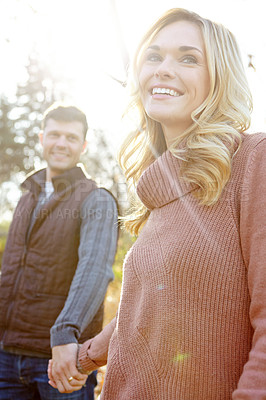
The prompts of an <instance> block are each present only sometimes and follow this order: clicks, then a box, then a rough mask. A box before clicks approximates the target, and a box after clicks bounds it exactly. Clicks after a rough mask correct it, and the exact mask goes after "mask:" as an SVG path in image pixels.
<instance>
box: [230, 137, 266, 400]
mask: <svg viewBox="0 0 266 400" xmlns="http://www.w3.org/2000/svg"><path fill="white" fill-rule="evenodd" d="M265 156H266V139H264V140H262V141H261V142H259V144H257V146H256V148H255V149H254V150H253V151H252V153H251V155H250V157H249V162H248V164H247V168H246V170H245V171H244V181H243V186H242V199H241V211H240V239H241V246H242V251H243V257H244V261H245V264H246V266H247V273H248V287H249V293H250V322H251V325H252V327H253V329H254V334H253V340H252V347H251V350H250V353H249V358H248V361H247V363H246V364H245V366H244V369H243V373H242V375H241V377H240V380H239V382H238V387H237V389H236V390H235V391H234V393H233V397H232V398H233V400H265V399H266V157H265Z"/></svg>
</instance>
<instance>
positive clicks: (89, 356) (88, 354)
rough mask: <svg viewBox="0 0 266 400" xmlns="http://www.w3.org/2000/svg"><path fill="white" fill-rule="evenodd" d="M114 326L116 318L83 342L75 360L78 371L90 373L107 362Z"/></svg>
mask: <svg viewBox="0 0 266 400" xmlns="http://www.w3.org/2000/svg"><path fill="white" fill-rule="evenodd" d="M115 326H116V318H114V319H113V320H112V321H111V322H110V323H109V324H108V325H106V326H105V328H104V329H103V330H102V331H101V332H100V333H99V334H98V335H96V336H95V337H94V338H92V339H89V340H87V341H86V342H85V343H83V345H82V346H81V347H80V349H79V353H78V361H77V364H78V369H79V370H80V372H83V373H84V372H86V373H90V372H91V371H93V370H95V369H97V368H99V367H101V366H102V365H105V364H106V363H107V356H108V347H109V342H110V339H111V336H112V334H113V332H114V330H115Z"/></svg>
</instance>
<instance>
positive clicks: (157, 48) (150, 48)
mask: <svg viewBox="0 0 266 400" xmlns="http://www.w3.org/2000/svg"><path fill="white" fill-rule="evenodd" d="M147 50H157V51H159V50H160V46H158V45H157V44H153V45H151V46H149V47H148V48H147ZM178 50H179V51H181V52H186V51H190V50H196V51H198V52H199V53H201V54H203V53H202V51H201V50H200V49H199V48H198V47H194V46H180V47H179V48H178Z"/></svg>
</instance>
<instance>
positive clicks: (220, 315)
mask: <svg viewBox="0 0 266 400" xmlns="http://www.w3.org/2000/svg"><path fill="white" fill-rule="evenodd" d="M133 71H134V79H133V89H132V93H133V99H132V104H131V105H132V107H133V108H137V109H138V110H139V116H140V126H139V129H138V130H137V131H136V132H133V134H131V135H130V136H129V138H128V139H127V141H126V142H125V144H124V145H123V147H122V149H121V153H120V157H119V159H120V162H121V166H122V167H123V169H124V171H125V174H126V177H127V179H128V180H129V182H131V183H132V184H133V186H135V187H136V190H137V195H138V198H139V204H137V206H136V208H135V210H133V211H132V213H131V215H129V216H128V217H127V218H126V220H125V226H126V228H127V229H128V230H130V231H131V232H132V233H135V234H136V235H138V239H137V241H136V242H135V244H134V245H133V247H132V248H131V250H130V251H129V253H128V255H127V257H126V259H125V263H124V276H123V288H122V295H121V301H120V306H119V311H118V313H117V318H116V319H115V320H113V321H112V322H111V323H110V324H109V325H107V326H106V328H105V329H104V330H103V331H102V332H101V333H100V334H99V335H98V336H96V337H95V338H93V339H91V340H89V341H87V342H85V343H84V344H83V346H82V347H81V350H80V352H79V360H78V362H79V367H80V369H81V370H82V371H90V370H93V369H96V368H97V367H98V366H100V365H103V364H105V363H106V361H107V352H108V363H107V373H106V377H105V383H104V387H103V391H102V394H101V400H130V399H132V400H133V399H134V400H136V399H138V400H144V399H145V400H166V399H167V400H229V399H234V400H240V399H241V400H243V399H249V400H262V399H266V265H265V260H266V243H265V236H266V235H265V233H266V229H265V214H266V201H265V198H266V181H265V174H266V159H265V151H266V135H265V134H247V133H246V131H247V129H248V127H249V124H250V112H251V108H252V100H251V95H250V91H249V88H248V85H247V81H246V77H245V73H244V68H243V65H242V62H241V57H240V52H239V49H238V45H237V43H236V41H235V39H234V36H233V35H232V34H231V33H230V32H229V31H228V30H227V29H226V28H224V27H223V26H221V25H218V24H216V23H213V22H211V21H209V20H207V19H204V18H201V17H200V16H198V15H197V14H195V13H192V12H189V11H187V10H183V9H173V10H170V11H168V12H167V13H166V14H164V15H163V16H162V17H161V18H160V19H159V20H158V21H157V22H155V24H154V25H153V26H152V27H151V29H150V30H149V31H148V32H147V34H146V35H145V37H144V38H143V40H142V42H141V43H140V46H139V48H138V51H137V55H136V57H135V60H134V63H133ZM108 346H109V350H108ZM74 383H75V384H77V382H75V381H74ZM76 387H77V386H76Z"/></svg>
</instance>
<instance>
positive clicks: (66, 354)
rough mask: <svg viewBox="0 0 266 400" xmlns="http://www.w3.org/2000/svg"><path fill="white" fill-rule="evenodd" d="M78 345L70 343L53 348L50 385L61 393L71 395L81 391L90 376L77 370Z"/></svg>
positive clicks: (49, 370)
mask: <svg viewBox="0 0 266 400" xmlns="http://www.w3.org/2000/svg"><path fill="white" fill-rule="evenodd" d="M77 352H78V345H77V344H76V343H69V344H65V345H61V346H55V347H53V348H52V357H53V358H52V360H51V361H50V362H49V367H48V376H49V379H50V381H49V383H50V385H51V386H53V387H54V388H57V389H58V390H59V392H60V393H71V392H74V391H77V390H80V389H81V388H82V386H83V385H84V384H85V382H86V380H87V378H88V375H84V374H81V373H80V372H79V371H78V370H77V366H76V361H77Z"/></svg>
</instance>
